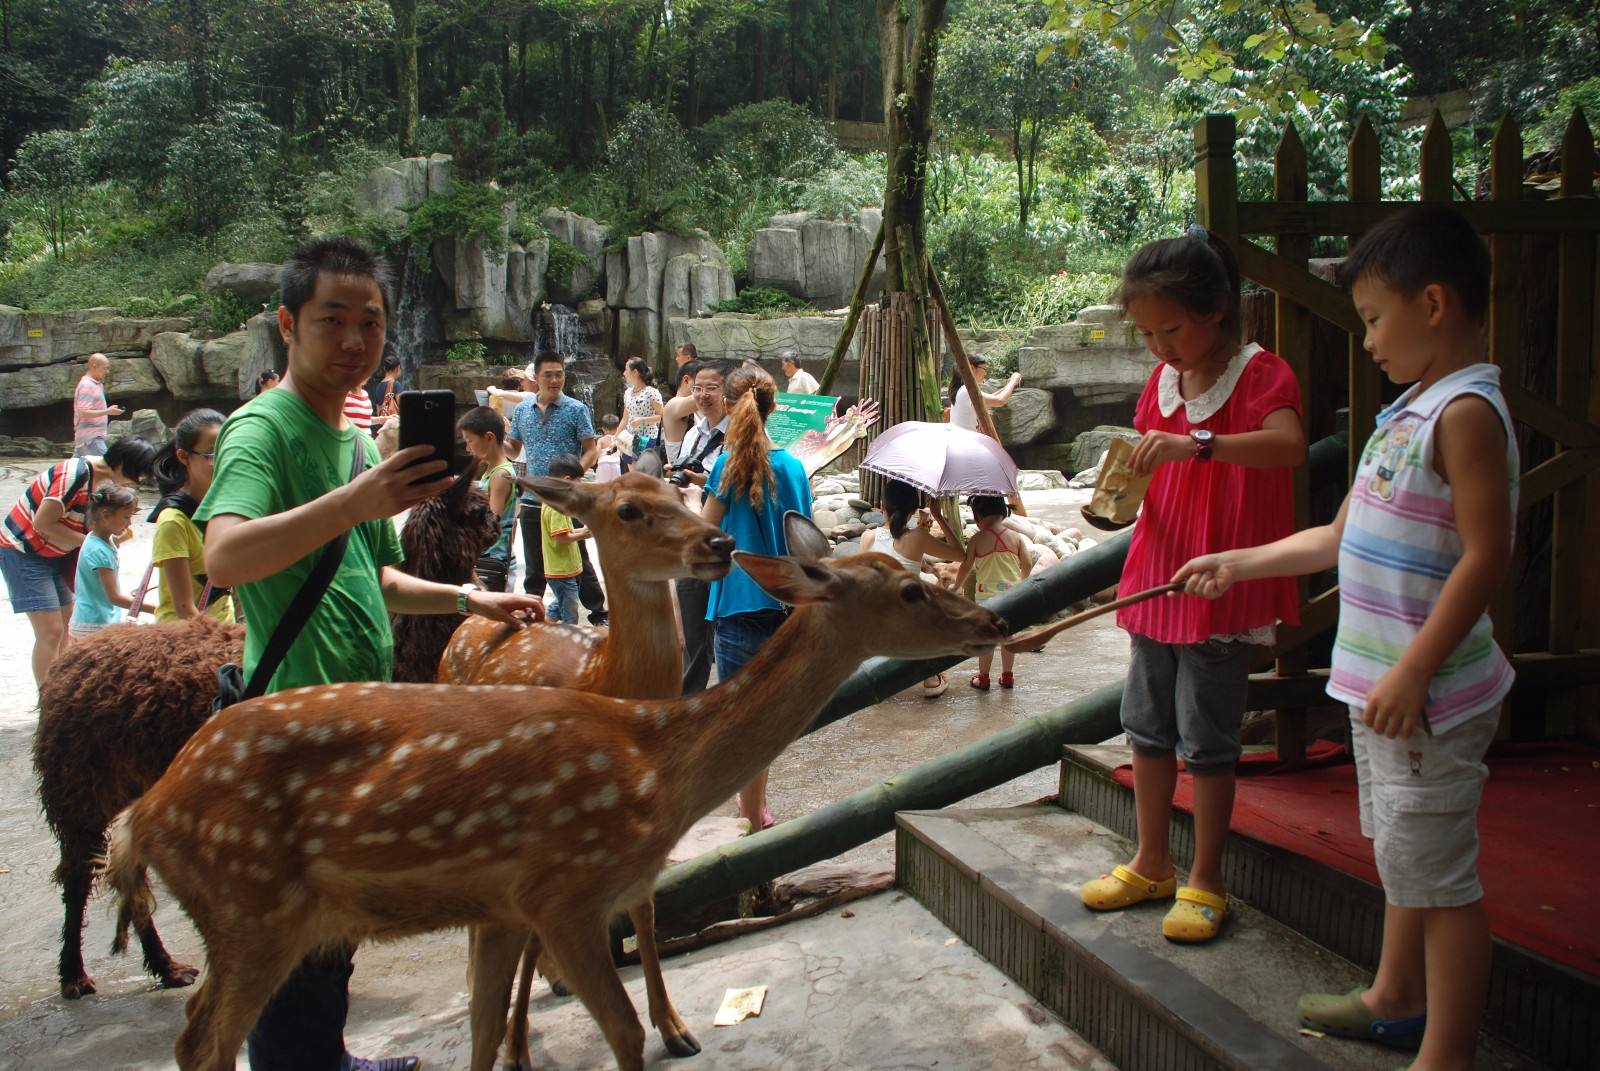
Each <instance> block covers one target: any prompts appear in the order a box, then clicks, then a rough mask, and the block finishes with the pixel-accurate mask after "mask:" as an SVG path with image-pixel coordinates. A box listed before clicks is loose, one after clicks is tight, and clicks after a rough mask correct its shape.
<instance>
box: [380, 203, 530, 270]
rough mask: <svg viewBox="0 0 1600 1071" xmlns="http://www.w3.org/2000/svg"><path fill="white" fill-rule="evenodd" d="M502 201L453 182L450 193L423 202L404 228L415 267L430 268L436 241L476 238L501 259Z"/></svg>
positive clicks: (503, 236) (503, 241)
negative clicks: (441, 239) (414, 260)
mask: <svg viewBox="0 0 1600 1071" xmlns="http://www.w3.org/2000/svg"><path fill="white" fill-rule="evenodd" d="M506 200H507V198H506V194H505V193H504V192H503V191H501V190H498V189H496V188H494V187H493V186H484V185H481V184H479V183H476V182H456V183H454V184H453V185H452V186H451V187H450V192H448V193H441V194H435V195H434V196H432V197H429V198H428V199H427V200H426V201H423V202H422V204H420V205H418V206H417V208H416V210H415V211H413V212H412V213H411V219H410V222H409V223H408V224H407V226H406V236H407V237H408V238H410V239H411V251H412V252H413V253H414V254H415V255H416V257H417V263H418V264H419V265H420V266H421V267H422V268H423V269H424V270H428V269H431V268H432V267H433V243H434V241H435V240H436V239H439V238H457V239H462V240H471V239H474V238H476V239H478V240H480V241H482V242H483V248H484V249H485V251H487V252H490V253H496V254H499V255H501V256H504V255H505V252H506V248H507V246H506V237H507V236H506V231H505V205H506ZM375 224H376V221H374V220H371V219H370V218H369V220H368V224H367V225H368V226H369V227H374V228H375ZM374 244H376V243H374Z"/></svg>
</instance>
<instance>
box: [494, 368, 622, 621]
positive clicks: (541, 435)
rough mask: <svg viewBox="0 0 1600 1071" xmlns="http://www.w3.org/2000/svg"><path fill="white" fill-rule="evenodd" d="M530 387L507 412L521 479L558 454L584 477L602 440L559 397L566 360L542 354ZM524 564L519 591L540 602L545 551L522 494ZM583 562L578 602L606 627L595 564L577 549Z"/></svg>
mask: <svg viewBox="0 0 1600 1071" xmlns="http://www.w3.org/2000/svg"><path fill="white" fill-rule="evenodd" d="M533 371H534V376H535V378H534V382H535V384H536V385H537V386H538V392H537V393H536V394H534V396H533V397H531V398H526V399H524V400H523V401H522V402H520V403H518V405H517V407H516V409H514V410H513V411H512V413H511V420H510V422H509V424H510V426H509V428H507V430H506V453H507V454H515V453H516V452H517V450H518V448H519V447H520V448H521V450H522V461H523V465H524V468H525V475H528V476H549V475H550V459H551V458H553V457H555V456H556V455H557V454H575V455H577V457H578V459H579V463H580V464H582V465H583V469H584V471H585V472H587V471H588V470H589V469H591V468H593V467H594V461H595V457H596V456H597V455H598V454H599V452H600V437H599V436H598V435H596V434H595V430H594V418H593V416H592V415H591V414H590V412H589V407H588V406H587V405H584V404H583V403H582V402H580V401H578V399H576V398H572V397H569V396H568V395H566V394H563V393H562V392H561V388H562V387H564V386H565V385H566V382H567V362H566V358H564V357H562V356H561V354H559V353H549V352H546V353H541V354H539V356H538V357H537V358H535V359H534V362H533ZM521 517H522V519H521V521H520V522H519V523H520V524H521V525H522V560H523V561H524V562H526V563H527V565H526V568H527V574H526V575H525V576H524V577H523V578H522V589H523V590H524V591H526V592H527V593H528V594H529V595H533V596H536V597H538V598H540V599H542V598H544V588H545V583H544V546H543V544H542V543H541V542H540V539H541V536H540V530H539V520H540V516H539V500H538V499H537V498H535V497H534V495H533V493H532V492H530V491H526V490H524V491H523V492H522V509H521ZM578 551H579V556H580V557H581V559H582V561H583V572H582V574H581V575H580V576H579V577H578V600H579V601H580V602H582V603H583V605H584V607H585V608H586V609H587V610H588V611H589V623H590V624H592V625H603V624H605V623H606V596H605V592H603V591H602V590H601V589H600V581H599V579H598V578H597V577H596V576H595V575H594V565H593V564H592V563H591V562H590V561H589V551H588V549H587V547H585V546H584V545H583V544H581V543H580V544H579V545H578Z"/></svg>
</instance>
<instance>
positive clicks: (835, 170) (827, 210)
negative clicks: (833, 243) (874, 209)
mask: <svg viewBox="0 0 1600 1071" xmlns="http://www.w3.org/2000/svg"><path fill="white" fill-rule="evenodd" d="M887 167H888V161H887V159H886V158H885V156H884V155H883V154H882V153H868V154H867V155H866V156H850V157H846V158H845V159H844V160H843V161H842V162H840V163H839V164H837V165H835V166H834V167H830V168H828V169H827V170H826V171H822V172H819V173H818V174H817V175H816V176H815V177H813V178H811V179H810V180H808V181H807V182H805V183H804V184H803V185H801V186H800V188H799V189H798V190H797V191H795V198H794V201H795V205H794V206H795V207H796V208H798V209H801V210H803V211H808V212H815V213H816V214H817V215H819V216H822V217H823V218H824V219H846V218H848V217H850V216H854V215H855V214H856V212H858V211H859V210H860V209H861V208H863V207H864V206H866V205H881V204H882V203H883V183H884V176H885V175H886V174H887V170H886V169H887Z"/></svg>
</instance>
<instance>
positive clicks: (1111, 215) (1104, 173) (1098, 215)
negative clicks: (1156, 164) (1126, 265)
mask: <svg viewBox="0 0 1600 1071" xmlns="http://www.w3.org/2000/svg"><path fill="white" fill-rule="evenodd" d="M1155 209H1156V191H1155V185H1154V184H1153V183H1152V182H1151V181H1150V179H1149V178H1148V177H1147V176H1146V175H1145V174H1144V172H1142V171H1138V170H1135V169H1134V168H1131V167H1128V166H1127V165H1125V164H1110V165H1108V166H1106V167H1103V168H1101V169H1100V170H1099V171H1098V172H1096V173H1095V175H1094V176H1093V177H1092V178H1091V179H1090V180H1089V182H1088V197H1087V199H1086V200H1085V202H1084V205H1083V215H1084V223H1085V224H1086V225H1087V227H1088V229H1089V231H1090V233H1091V235H1092V237H1094V238H1096V239H1098V240H1099V241H1101V242H1103V243H1105V244H1107V245H1127V244H1129V243H1131V242H1133V241H1134V240H1135V239H1136V238H1137V237H1138V236H1139V235H1140V234H1141V233H1143V230H1144V228H1145V227H1147V226H1148V225H1149V220H1150V219H1151V217H1153V216H1154V214H1155Z"/></svg>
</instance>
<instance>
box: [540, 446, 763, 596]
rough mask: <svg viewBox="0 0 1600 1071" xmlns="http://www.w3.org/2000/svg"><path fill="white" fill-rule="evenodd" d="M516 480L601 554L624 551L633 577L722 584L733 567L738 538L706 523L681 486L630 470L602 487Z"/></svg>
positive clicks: (602, 484)
mask: <svg viewBox="0 0 1600 1071" xmlns="http://www.w3.org/2000/svg"><path fill="white" fill-rule="evenodd" d="M517 482H518V483H519V484H521V485H522V487H523V489H524V490H528V491H532V492H533V493H534V494H536V495H538V496H539V500H540V501H541V502H548V503H550V504H551V505H552V506H554V507H555V508H556V509H558V510H560V511H561V512H562V513H565V514H567V515H568V516H569V517H576V518H578V520H580V521H582V522H583V524H584V525H585V526H586V527H587V528H588V529H589V530H590V531H591V532H593V533H594V538H595V542H596V543H597V544H598V545H599V546H600V547H601V548H602V551H605V550H608V549H609V550H611V551H613V552H616V553H620V554H621V555H622V557H621V559H620V560H621V562H622V563H624V567H625V569H626V572H627V576H628V577H629V579H633V580H673V579H675V578H677V577H688V576H692V577H694V578H695V579H697V580H707V581H709V580H720V579H721V578H722V577H724V576H727V575H728V570H729V569H730V568H731V567H732V559H731V555H732V553H733V537H732V536H730V535H728V534H727V533H725V532H724V531H722V529H720V528H718V527H717V526H716V525H714V524H708V523H706V521H705V520H703V519H702V518H701V517H700V516H699V514H696V513H694V512H693V511H691V510H690V509H689V508H688V507H687V506H685V505H684V504H683V500H682V499H680V498H679V497H678V492H677V489H676V488H674V487H672V486H671V485H670V484H666V483H662V482H661V481H660V480H658V479H656V478H655V477H653V476H644V475H641V474H638V473H632V472H630V473H628V474H627V475H625V476H623V477H621V478H620V479H616V480H612V481H611V482H609V483H599V484H585V483H578V482H576V481H573V480H553V479H548V478H546V477H531V478H525V479H521V480H518V481H517ZM613 567H614V566H613Z"/></svg>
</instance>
